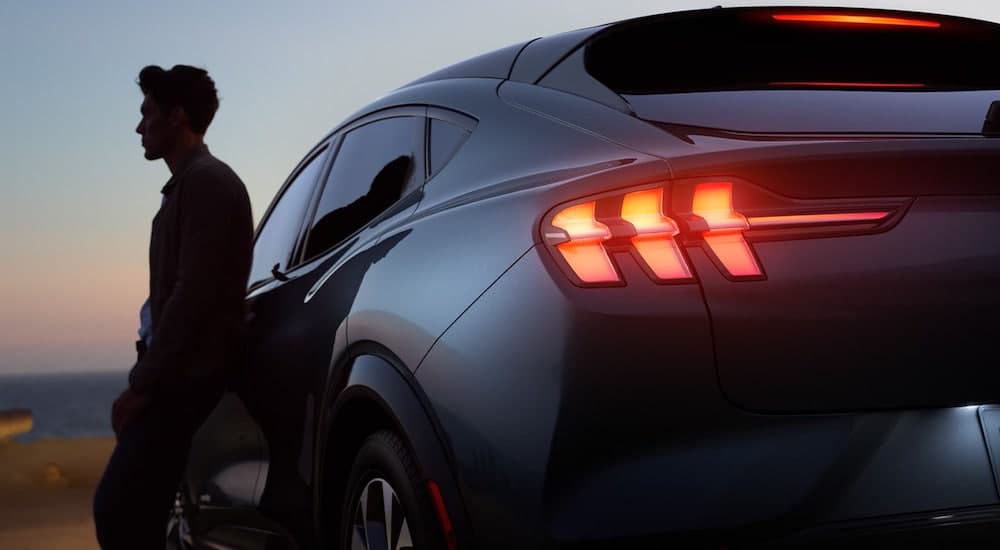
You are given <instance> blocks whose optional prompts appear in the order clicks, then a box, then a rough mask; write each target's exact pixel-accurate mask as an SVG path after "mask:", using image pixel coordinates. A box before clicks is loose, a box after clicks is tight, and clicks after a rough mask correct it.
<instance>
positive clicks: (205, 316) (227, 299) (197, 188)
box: [129, 170, 253, 394]
mask: <svg viewBox="0 0 1000 550" xmlns="http://www.w3.org/2000/svg"><path fill="white" fill-rule="evenodd" d="M189 177H190V179H189V180H187V181H186V182H185V186H184V189H183V194H181V195H180V196H178V197H177V200H180V201H181V202H180V204H179V205H178V212H179V219H178V224H179V232H178V235H179V255H178V276H177V282H176V284H175V286H174V288H173V290H172V291H171V293H170V296H169V297H168V299H167V301H166V303H165V305H164V307H163V310H162V312H161V314H160V318H159V319H157V320H156V326H154V338H153V342H152V344H151V345H150V346H149V350H148V351H147V353H146V354H145V355H144V356H143V357H142V359H140V360H139V362H138V363H136V365H135V367H133V369H132V372H131V373H130V375H129V383H130V385H131V386H132V388H133V390H135V391H137V392H139V393H144V394H158V393H175V392H178V391H182V390H183V389H184V386H185V383H186V382H187V381H188V369H190V368H191V367H192V366H193V365H195V364H196V363H195V360H196V358H197V356H198V354H199V353H200V352H201V351H202V348H204V347H208V346H213V345H215V346H217V345H224V342H217V341H211V340H212V339H219V338H226V337H228V336H231V335H227V334H226V330H225V329H226V328H227V327H226V326H225V325H226V323H225V322H224V321H228V320H229V319H228V317H226V315H220V312H221V313H223V314H229V316H232V315H236V316H237V317H238V316H239V307H240V304H241V303H242V297H243V294H244V293H245V291H246V274H247V272H248V270H249V263H250V257H249V248H250V244H249V240H250V239H252V231H253V229H252V223H253V222H252V220H251V219H250V216H249V213H250V205H249V199H248V198H247V195H246V190H245V188H244V187H243V184H242V182H240V181H239V179H238V178H237V177H236V175H235V174H231V175H230V174H226V173H220V172H219V171H217V170H200V171H199V172H197V173H195V174H191V175H190V176H189ZM177 191H182V190H181V189H178V190H177ZM244 251H246V252H244ZM234 263H238V264H240V265H234ZM243 264H245V265H243ZM239 274H242V275H243V277H242V280H241V279H240V278H239V277H238V275H239ZM234 300H236V302H235V303H236V308H235V309H236V311H235V312H228V309H234V308H233V301H234ZM220 322H221V324H222V325H224V326H215V325H218V324H220ZM235 322H237V323H238V322H240V319H238V318H237V319H236V320H235ZM218 367H221V365H219V366H218ZM200 374H207V373H200Z"/></svg>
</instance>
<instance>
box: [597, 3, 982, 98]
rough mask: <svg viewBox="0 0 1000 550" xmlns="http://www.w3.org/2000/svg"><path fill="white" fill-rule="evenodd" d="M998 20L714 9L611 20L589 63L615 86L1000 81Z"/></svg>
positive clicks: (637, 90) (893, 85) (891, 86)
mask: <svg viewBox="0 0 1000 550" xmlns="http://www.w3.org/2000/svg"><path fill="white" fill-rule="evenodd" d="M998 29H1000V25H996V24H992V23H987V22H982V21H975V20H971V19H963V18H956V17H946V16H936V15H930V14H912V13H905V12H883V11H865V10H848V9H824V10H822V11H819V10H803V9H801V8H799V9H796V8H767V9H718V10H706V11H697V12H687V13H681V14H675V15H667V16H663V17H659V18H649V19H644V20H641V21H638V22H635V23H627V24H623V25H621V26H619V27H614V28H612V29H611V30H609V31H608V32H606V33H604V34H602V35H599V36H598V37H597V38H596V39H595V40H594V42H592V43H591V44H590V45H589V46H588V49H587V53H586V61H585V63H586V67H587V71H588V72H589V73H590V74H591V75H593V76H594V77H595V78H596V79H597V80H599V81H601V82H602V83H604V84H605V85H606V86H607V87H608V88H610V89H612V90H614V91H615V92H618V93H619V94H663V93H678V92H698V91H725V90H753V89H789V88H795V89H801V88H810V89H812V88H824V89H857V88H858V87H859V85H862V86H863V85H865V84H880V85H883V86H882V87H881V88H880V89H884V90H900V91H915V90H950V91H957V90H982V89H996V88H1000V71H997V70H995V69H994V68H993V66H992V65H991V61H988V59H990V57H989V53H988V52H997V51H1000V33H998Z"/></svg>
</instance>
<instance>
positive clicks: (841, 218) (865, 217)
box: [747, 212, 889, 229]
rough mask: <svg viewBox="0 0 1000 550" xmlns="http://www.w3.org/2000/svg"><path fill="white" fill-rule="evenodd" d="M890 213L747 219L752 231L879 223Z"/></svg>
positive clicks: (851, 213)
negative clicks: (789, 227) (805, 226)
mask: <svg viewBox="0 0 1000 550" xmlns="http://www.w3.org/2000/svg"><path fill="white" fill-rule="evenodd" d="M888 215H889V212H844V213H841V214H796V215H791V216H753V217H749V218H747V222H749V224H750V229H758V228H766V227H784V226H803V225H826V224H839V223H863V222H878V221H882V220H883V219H885V217H886V216H888Z"/></svg>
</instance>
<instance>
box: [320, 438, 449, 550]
mask: <svg viewBox="0 0 1000 550" xmlns="http://www.w3.org/2000/svg"><path fill="white" fill-rule="evenodd" d="M386 489H388V491H386ZM383 494H388V495H389V497H390V498H392V500H393V505H392V506H390V507H389V513H388V514H386V512H385V507H384V502H385V500H384V498H383ZM362 497H365V498H366V499H367V516H366V517H367V521H363V520H362V507H361V504H362ZM340 510H341V514H340V528H339V529H338V537H337V541H338V543H339V545H338V548H340V549H342V550H403V549H405V548H413V549H414V550H437V549H439V548H445V545H444V542H443V541H444V539H443V537H442V534H441V529H440V527H439V526H438V522H437V517H436V512H435V509H434V507H433V504H432V502H431V499H430V496H429V495H428V491H427V486H426V484H425V483H424V481H423V477H422V476H421V475H420V473H419V469H418V467H417V463H416V461H415V460H414V459H413V456H412V454H411V453H410V451H409V449H408V448H407V447H406V445H405V444H404V443H403V440H402V439H400V437H399V436H398V435H396V434H395V433H393V432H390V431H388V430H381V431H378V432H375V433H374V434H372V435H370V436H368V438H367V439H365V441H364V443H362V444H361V447H360V448H359V449H358V452H357V454H356V455H355V457H354V463H353V465H352V466H351V472H350V474H348V477H347V484H346V490H345V492H344V501H343V504H342V505H341V509H340ZM387 515H388V516H390V517H389V518H386V517H385V516H387ZM387 523H388V524H389V525H390V529H386V524H387ZM386 531H389V537H386ZM407 534H408V535H409V537H407ZM407 538H408V540H407ZM407 543H410V544H407Z"/></svg>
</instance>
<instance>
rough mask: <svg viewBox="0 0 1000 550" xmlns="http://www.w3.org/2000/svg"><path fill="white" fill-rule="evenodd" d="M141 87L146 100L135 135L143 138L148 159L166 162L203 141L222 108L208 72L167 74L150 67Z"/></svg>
mask: <svg viewBox="0 0 1000 550" xmlns="http://www.w3.org/2000/svg"><path fill="white" fill-rule="evenodd" d="M138 84H139V88H140V89H141V90H142V93H143V94H144V95H145V98H144V99H143V102H142V109H141V112H142V120H140V121H139V125H138V126H136V128H135V131H136V132H137V133H138V134H140V135H142V146H143V148H144V149H145V151H146V158H147V159H149V160H155V159H158V158H163V157H164V156H165V155H167V156H169V155H170V154H171V153H172V152H174V151H176V150H177V149H178V148H179V147H183V146H184V145H185V144H188V143H191V142H192V141H196V142H200V141H201V138H202V136H204V135H205V131H206V130H207V129H208V125H209V124H210V123H211V122H212V117H214V116H215V111H216V110H217V109H218V108H219V97H218V95H217V93H216V90H215V82H213V81H212V79H211V78H210V77H209V76H208V72H207V71H205V70H204V69H199V68H197V67H191V66H188V65H174V67H173V68H172V69H170V70H169V71H167V70H164V69H163V68H162V67H158V66H156V65H149V66H148V67H145V68H143V69H142V71H140V72H139V80H138Z"/></svg>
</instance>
